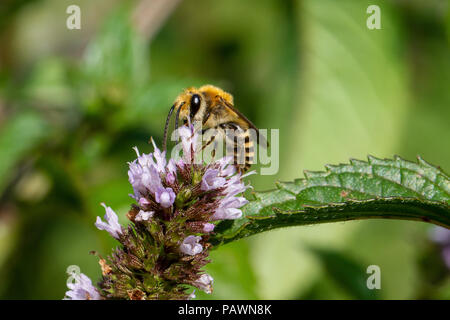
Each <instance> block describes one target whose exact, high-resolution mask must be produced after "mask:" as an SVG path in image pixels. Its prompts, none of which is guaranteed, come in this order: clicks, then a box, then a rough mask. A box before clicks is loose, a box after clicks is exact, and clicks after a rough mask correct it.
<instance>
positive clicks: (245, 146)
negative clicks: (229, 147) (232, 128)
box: [234, 130, 255, 172]
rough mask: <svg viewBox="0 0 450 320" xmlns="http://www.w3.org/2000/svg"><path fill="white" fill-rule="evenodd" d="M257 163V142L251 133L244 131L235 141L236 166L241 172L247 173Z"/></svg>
mask: <svg viewBox="0 0 450 320" xmlns="http://www.w3.org/2000/svg"><path fill="white" fill-rule="evenodd" d="M254 163H255V142H254V140H253V139H252V137H251V135H250V131H249V130H246V131H243V132H242V133H241V134H240V136H239V137H238V139H235V140H234V165H235V166H236V169H237V170H238V171H239V172H246V171H247V170H248V169H250V167H251V166H252V164H254Z"/></svg>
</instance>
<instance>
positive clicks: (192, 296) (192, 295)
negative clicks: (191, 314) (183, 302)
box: [187, 290, 195, 300]
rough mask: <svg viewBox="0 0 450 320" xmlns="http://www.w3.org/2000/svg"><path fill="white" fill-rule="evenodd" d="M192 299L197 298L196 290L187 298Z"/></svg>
mask: <svg viewBox="0 0 450 320" xmlns="http://www.w3.org/2000/svg"><path fill="white" fill-rule="evenodd" d="M192 299H195V290H194V291H192V292H191V293H190V294H189V295H188V297H187V300H192Z"/></svg>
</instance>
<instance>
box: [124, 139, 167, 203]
mask: <svg viewBox="0 0 450 320" xmlns="http://www.w3.org/2000/svg"><path fill="white" fill-rule="evenodd" d="M134 150H135V151H136V154H137V156H138V158H137V159H136V160H134V161H133V162H131V163H128V165H129V167H130V169H129V170H128V178H129V179H128V180H129V181H130V183H131V185H132V187H133V190H134V197H135V199H136V200H138V199H139V198H141V197H142V196H143V195H145V194H146V192H147V191H150V192H151V193H153V194H154V193H155V192H156V190H158V188H160V187H162V183H161V176H160V173H161V172H160V171H159V169H160V165H161V164H162V163H165V159H164V161H163V160H162V158H161V154H160V153H157V154H156V155H157V156H156V163H155V161H154V160H153V155H152V154H151V153H149V154H142V155H140V154H139V150H138V149H137V148H136V147H135V148H134Z"/></svg>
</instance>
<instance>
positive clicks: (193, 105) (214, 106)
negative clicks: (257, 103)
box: [163, 85, 260, 171]
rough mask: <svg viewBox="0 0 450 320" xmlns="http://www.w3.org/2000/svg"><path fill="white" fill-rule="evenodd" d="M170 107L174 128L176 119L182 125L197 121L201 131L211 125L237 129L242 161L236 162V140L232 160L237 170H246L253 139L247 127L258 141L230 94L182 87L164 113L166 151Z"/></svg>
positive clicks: (251, 152)
mask: <svg viewBox="0 0 450 320" xmlns="http://www.w3.org/2000/svg"><path fill="white" fill-rule="evenodd" d="M174 110H176V117H175V129H177V128H178V125H179V122H180V121H183V125H185V124H186V123H188V122H190V123H194V122H198V123H201V125H202V130H206V129H211V128H215V129H218V130H225V129H233V130H236V131H238V132H239V133H240V135H241V137H242V139H243V141H244V142H245V162H244V163H242V164H238V162H237V157H238V155H237V149H238V147H239V146H238V142H237V141H234V142H233V143H234V150H235V153H234V158H235V159H234V160H235V162H234V163H235V166H236V168H237V169H238V170H239V171H246V170H248V168H249V167H250V166H251V164H252V163H253V158H254V141H253V140H252V139H250V130H249V129H253V130H255V131H256V133H257V135H258V140H259V136H260V135H259V130H258V129H257V128H256V127H255V125H254V124H253V123H252V122H251V121H250V120H248V119H247V118H246V117H245V116H244V115H243V114H242V113H241V112H239V111H238V110H237V109H236V108H235V107H234V103H233V96H232V95H231V94H229V93H227V92H225V91H224V90H222V89H220V88H218V87H215V86H213V85H204V86H202V87H200V88H194V87H191V88H187V89H185V90H184V91H183V92H182V93H181V94H180V95H179V96H178V97H177V98H176V99H175V102H174V104H173V105H172V107H171V108H170V111H169V114H168V116H167V120H166V124H165V128H164V143H163V150H166V146H167V144H166V143H167V133H168V128H169V122H170V118H171V116H172V113H173V111H174ZM213 139H214V138H213ZM209 143H210V142H208V143H207V144H209Z"/></svg>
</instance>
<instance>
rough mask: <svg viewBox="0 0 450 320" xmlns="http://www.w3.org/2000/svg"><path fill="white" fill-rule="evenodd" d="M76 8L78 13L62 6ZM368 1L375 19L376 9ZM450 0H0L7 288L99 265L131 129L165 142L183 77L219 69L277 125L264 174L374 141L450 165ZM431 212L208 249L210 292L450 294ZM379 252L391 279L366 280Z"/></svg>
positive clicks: (375, 151) (339, 156) (119, 201)
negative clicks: (271, 164) (103, 219)
mask: <svg viewBox="0 0 450 320" xmlns="http://www.w3.org/2000/svg"><path fill="white" fill-rule="evenodd" d="M72 4H76V5H79V6H80V8H81V27H82V28H81V30H68V29H67V28H66V19H67V17H68V16H69V15H68V14H66V8H67V7H68V6H69V5H72ZM370 4H377V5H379V6H380V8H381V26H382V29H381V30H369V29H368V28H367V27H366V19H367V18H368V16H369V15H368V14H367V13H366V9H367V7H368V6H369V5H370ZM449 43H450V4H449V1H446V0H433V1H431V0H428V1H422V0H410V1H400V0H398V1H394V0H392V1H388V0H384V1H361V0H339V1H336V0H298V1H295V0H278V1H277V0H247V1H240V0H227V1H209V0H189V1H180V0H141V1H119V0H114V1H113V0H96V1H89V0H20V1H18V0H2V1H1V4H0V159H1V160H0V298H2V299H61V298H62V297H63V296H64V292H65V290H66V284H65V283H66V279H67V275H66V273H65V272H66V268H67V266H69V265H73V264H76V265H79V266H80V268H81V271H82V272H84V273H86V274H87V275H88V276H90V277H91V278H92V279H93V280H94V282H95V280H96V279H98V278H99V276H100V269H99V266H98V263H97V258H96V257H95V256H92V255H89V251H90V250H96V251H98V252H99V253H100V254H102V255H103V256H106V255H108V254H109V253H110V251H111V248H113V247H114V246H116V245H117V243H116V242H115V241H114V240H113V239H111V238H110V237H109V236H108V234H107V233H106V232H103V231H99V230H97V229H96V228H95V227H94V221H95V217H96V216H98V215H100V216H103V214H104V210H103V208H102V207H101V206H100V205H99V204H100V202H103V201H104V202H106V203H107V204H108V205H110V206H111V207H112V208H113V209H114V210H115V211H116V212H117V213H118V214H119V216H120V220H121V222H122V223H126V219H125V213H126V212H127V210H128V208H129V206H130V204H131V203H132V199H131V198H129V196H128V194H129V193H131V191H132V190H131V187H130V185H129V183H128V177H127V164H126V163H127V161H131V160H133V159H134V158H135V154H134V151H133V150H132V149H131V148H132V147H133V146H135V145H136V146H138V147H139V149H140V150H141V151H143V152H146V153H148V152H151V150H152V148H151V147H150V145H149V144H148V143H147V141H148V139H149V137H150V136H153V137H154V138H155V140H156V141H157V143H158V144H160V143H161V138H162V132H163V125H164V121H165V117H166V115H167V112H168V109H169V107H170V106H171V103H172V102H173V100H174V99H175V97H176V96H177V94H178V93H180V92H181V90H182V89H183V88H185V87H188V86H198V85H202V84H206V83H211V84H215V85H218V86H221V87H222V88H224V89H226V90H227V91H229V92H231V93H232V94H233V95H234V97H235V103H236V106H237V107H238V108H239V109H240V110H241V111H243V113H244V114H246V115H247V116H248V118H250V119H251V120H252V121H253V122H254V123H255V124H256V125H257V126H258V127H260V128H278V129H280V141H281V144H280V162H281V163H280V170H279V173H278V174H277V175H276V176H262V177H261V176H258V177H255V176H253V177H252V178H251V179H250V181H251V182H252V185H253V186H254V187H255V189H256V190H264V189H269V188H272V187H273V185H274V181H275V180H277V179H280V180H291V179H294V178H298V177H301V176H302V171H303V170H305V169H311V170H321V169H322V168H323V165H325V164H327V163H339V162H346V161H348V159H349V158H350V157H353V158H359V159H365V157H366V155H367V154H372V155H374V156H377V157H392V156H393V155H394V154H398V155H400V156H402V157H404V158H406V159H409V160H414V159H415V157H416V155H419V154H420V155H421V156H422V157H424V159H426V160H428V161H429V162H431V163H433V164H436V165H440V166H442V167H443V168H444V169H447V170H448V168H449V167H450V148H449V138H450V130H449V120H450V47H449ZM430 228H431V226H430V225H426V224H422V223H415V222H401V221H378V220H373V221H361V222H347V223H337V224H328V225H321V226H311V227H297V228H288V229H282V230H278V231H272V232H268V233H264V234H260V235H258V236H254V237H252V238H249V239H244V240H240V241H238V242H235V243H232V244H229V245H225V246H223V247H221V248H219V249H218V250H216V251H213V252H212V253H211V256H212V259H213V261H214V262H213V263H211V264H210V265H209V266H208V267H207V270H208V272H209V273H210V274H211V275H212V276H213V277H214V279H215V285H214V293H213V294H212V295H209V296H208V295H206V294H202V293H200V294H198V296H199V298H202V299H203V298H204V299H355V298H358V299H371V298H378V299H416V298H437V299H449V298H450V275H449V272H448V270H446V269H445V267H444V265H443V263H442V261H441V259H440V256H439V249H438V248H437V247H436V246H434V245H433V244H432V243H430V241H429V240H428V232H429V230H430ZM371 264H375V265H379V266H380V268H381V290H375V291H369V290H367V288H366V287H365V281H366V279H367V277H368V275H367V274H366V268H367V266H369V265H371Z"/></svg>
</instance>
